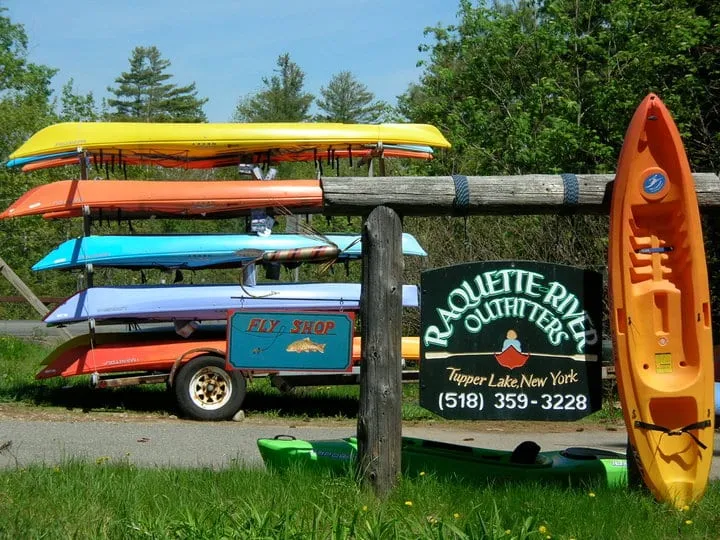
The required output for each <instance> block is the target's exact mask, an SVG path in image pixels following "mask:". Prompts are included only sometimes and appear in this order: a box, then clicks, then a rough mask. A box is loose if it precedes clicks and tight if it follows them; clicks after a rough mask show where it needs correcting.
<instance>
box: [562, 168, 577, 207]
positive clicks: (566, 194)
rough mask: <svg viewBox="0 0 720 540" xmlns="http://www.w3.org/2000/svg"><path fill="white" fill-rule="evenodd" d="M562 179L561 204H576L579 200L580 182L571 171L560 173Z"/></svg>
mask: <svg viewBox="0 0 720 540" xmlns="http://www.w3.org/2000/svg"><path fill="white" fill-rule="evenodd" d="M560 177H561V178H562V181H563V204H567V205H571V204H577V203H578V202H579V201H580V184H579V183H578V179H577V176H575V175H574V174H572V173H563V174H561V175H560Z"/></svg>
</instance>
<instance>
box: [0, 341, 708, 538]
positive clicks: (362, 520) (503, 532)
mask: <svg viewBox="0 0 720 540" xmlns="http://www.w3.org/2000/svg"><path fill="white" fill-rule="evenodd" d="M47 350H48V349H47V348H44V347H41V346H38V345H34V344H29V343H25V342H22V341H19V340H16V339H13V338H4V337H0V402H16V403H27V404H31V405H40V406H42V407H43V408H44V407H47V406H63V407H82V408H86V409H94V410H98V409H99V410H118V409H120V410H134V411H154V412H155V413H157V414H167V412H166V411H167V410H168V409H167V407H172V400H171V398H170V396H168V394H167V393H166V392H164V391H163V389H162V387H159V388H158V387H137V388H126V389H119V390H114V391H102V392H101V391H93V390H90V389H89V388H87V387H86V386H85V385H84V384H83V383H82V382H79V383H77V385H76V386H75V385H74V386H73V387H71V388H64V387H63V386H64V385H65V384H66V383H67V381H63V380H50V381H36V380H34V374H35V372H36V371H37V370H38V366H39V364H40V362H41V360H42V358H43V357H44V355H45V354H46V353H47ZM403 389H404V399H403V403H404V405H403V416H404V419H405V420H418V421H420V420H425V421H427V420H435V419H436V418H437V417H435V416H434V415H432V414H431V413H429V412H427V411H424V410H423V409H421V408H420V407H419V406H418V405H417V400H418V394H417V392H418V387H417V385H412V384H408V385H404V387H403ZM358 392H359V390H358V387H357V386H349V387H317V388H312V389H311V388H301V389H298V390H297V391H296V393H295V394H293V395H282V394H280V392H279V391H277V390H275V389H274V388H271V387H270V386H269V384H268V383H267V381H264V380H257V381H255V382H254V383H253V384H252V385H251V386H250V391H249V394H248V398H247V402H246V405H245V408H246V409H248V410H251V411H252V412H253V414H254V415H264V416H266V417H268V418H273V417H287V418H303V419H304V418H327V417H337V418H343V419H345V418H355V417H357V409H358V400H357V398H358ZM607 397H608V399H606V400H605V401H606V405H605V406H604V408H603V410H602V411H600V412H598V413H596V415H595V416H596V421H601V422H602V421H607V422H614V421H616V420H617V419H618V418H621V416H619V413H618V411H617V410H616V408H615V407H614V405H613V403H614V396H613V393H612V388H611V387H608V396H607ZM0 451H3V450H1V449H0ZM11 451H12V449H11V448H9V449H6V450H4V452H6V453H8V452H11ZM718 530H720V482H717V481H713V482H711V483H710V486H709V489H708V492H707V494H706V496H705V497H704V498H703V499H702V500H701V501H700V502H699V503H698V504H696V505H694V506H693V507H692V508H687V509H684V510H676V509H674V508H672V507H670V506H667V505H664V504H659V503H656V502H654V501H653V499H652V498H651V497H649V496H648V495H647V494H646V493H642V492H637V491H628V490H618V489H616V490H612V489H610V488H607V487H602V486H596V485H587V486H584V487H583V488H573V489H570V488H565V489H564V488H559V487H548V486H538V485H534V484H524V485H520V484H509V485H495V486H492V485H480V486H477V485H476V486H472V485H468V484H466V483H463V482H461V481H453V480H452V479H451V480H447V479H440V478H434V477H433V476H432V475H425V476H420V477H416V478H402V479H400V482H399V484H398V486H397V488H396V489H395V490H394V491H393V492H392V493H391V494H390V495H389V497H388V498H387V499H386V500H383V499H381V498H377V497H375V495H374V494H373V493H372V492H371V491H370V490H369V489H368V488H367V487H365V486H363V485H362V484H358V483H357V482H356V481H355V480H354V478H352V477H351V476H340V477H337V476H330V475H328V474H322V473H318V472H316V471H311V470H302V469H294V470H290V471H282V472H281V471H272V470H271V471H269V472H266V471H264V470H262V469H258V468H250V467H244V466H243V464H242V463H235V465H233V466H231V467H229V468H226V469H223V470H219V471H218V470H211V469H169V468H148V469H138V468H136V467H135V466H134V465H132V464H130V463H129V462H121V463H116V462H112V461H111V460H110V459H109V458H107V459H106V458H100V459H98V460H97V461H96V462H87V461H82V460H68V461H66V462H64V463H62V464H60V465H58V466H50V467H48V466H42V465H32V466H29V467H20V466H19V465H17V466H15V467H11V468H8V469H5V470H2V471H0V538H36V537H37V538H68V537H73V538H193V539H196V538H197V539H203V538H273V539H274V538H297V539H305V538H311V539H316V538H317V539H320V538H322V539H325V538H328V539H345V538H358V539H366V538H367V539H384V538H388V539H395V538H398V539H404V538H413V539H414V538H437V539H441V538H442V539H453V538H458V539H460V538H462V539H476V538H477V539H480V538H493V539H501V538H502V539H511V538H517V539H544V538H564V539H570V538H577V539H580V538H583V539H585V538H602V539H606V538H623V539H635V538H637V539H643V540H644V539H646V538H713V537H717V531H718Z"/></svg>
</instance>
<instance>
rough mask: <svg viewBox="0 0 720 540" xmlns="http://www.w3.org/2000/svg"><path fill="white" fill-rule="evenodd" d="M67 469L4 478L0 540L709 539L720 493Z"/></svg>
mask: <svg viewBox="0 0 720 540" xmlns="http://www.w3.org/2000/svg"><path fill="white" fill-rule="evenodd" d="M98 461H99V463H84V462H80V461H69V462H66V463H64V464H62V465H60V466H57V467H54V468H51V467H40V466H32V467H28V468H17V469H14V470H7V471H4V472H1V473H0V536H1V537H3V538H70V537H72V538H193V539H203V538H273V539H274V538H298V539H300V538H303V539H304V538H313V539H314V538H332V539H345V538H362V539H364V538H368V539H370V538H373V539H374V538H388V539H396V538H397V539H404V538H438V539H440V538H447V539H449V538H468V539H469V538H472V539H480V538H498V539H499V538H503V539H510V538H527V539H543V538H565V539H569V538H577V539H581V538H583V539H587V538H602V539H609V538H624V539H634V538H637V539H643V540H645V539H647V538H654V539H660V538H714V537H717V531H718V530H720V512H719V511H718V510H720V485H718V483H717V482H714V483H712V484H711V485H710V488H709V490H708V493H707V494H706V496H705V497H704V498H703V500H702V501H700V502H699V503H698V504H697V505H695V506H693V507H692V508H688V509H686V510H684V511H683V510H676V509H674V508H671V507H669V506H666V505H663V504H658V503H656V502H654V501H653V500H652V499H651V498H649V497H647V496H645V495H642V494H640V493H637V492H632V491H625V490H611V489H610V488H604V487H598V486H592V485H590V486H585V487H583V488H576V489H570V488H562V487H548V486H539V485H534V484H526V485H518V484H514V485H498V486H487V485H486V486H472V485H468V484H465V483H461V482H452V481H441V480H440V479H436V478H433V477H431V476H429V475H427V476H421V477H417V478H414V479H402V480H401V481H400V483H399V486H398V487H397V489H396V490H394V491H393V492H392V494H391V495H390V496H389V497H388V498H387V500H382V499H380V498H376V497H375V496H374V495H373V493H372V492H371V491H369V490H368V489H366V488H364V487H363V486H362V485H358V484H357V483H356V482H355V481H354V480H353V479H352V478H351V477H350V476H347V477H333V476H330V475H327V474H322V473H318V472H314V471H310V470H303V469H292V470H289V471H282V472H275V471H270V472H265V471H263V470H259V469H251V468H242V467H241V466H237V467H232V468H229V469H225V470H222V471H213V470H209V469H201V470H187V469H185V470H176V469H137V468H135V467H133V466H132V465H129V464H123V463H120V464H111V463H109V462H103V461H102V460H98Z"/></svg>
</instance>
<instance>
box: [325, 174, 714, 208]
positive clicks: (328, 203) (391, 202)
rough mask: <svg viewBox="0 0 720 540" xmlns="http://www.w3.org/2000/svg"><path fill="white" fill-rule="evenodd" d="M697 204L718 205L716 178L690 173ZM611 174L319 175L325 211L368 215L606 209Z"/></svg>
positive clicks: (609, 193) (610, 191) (610, 189)
mask: <svg viewBox="0 0 720 540" xmlns="http://www.w3.org/2000/svg"><path fill="white" fill-rule="evenodd" d="M693 177H694V179H695V185H696V190H697V194H698V204H699V205H700V208H701V209H702V210H704V211H707V212H712V211H717V210H720V179H719V178H718V175H716V174H714V173H694V174H693ZM614 179H615V175H614V174H563V175H560V174H526V175H519V176H461V175H456V176H455V177H453V176H409V177H408V176H406V177H403V176H399V177H376V178H366V177H335V178H332V177H323V178H322V189H323V200H324V205H325V207H324V210H323V213H324V214H325V215H367V214H368V213H369V212H370V211H371V210H372V209H373V208H375V207H376V206H380V205H384V206H388V207H390V208H393V209H394V210H395V211H397V212H398V213H400V214H402V215H406V216H432V215H441V214H448V213H450V214H454V215H479V214H509V215H514V214H546V213H555V214H573V213H583V214H607V213H608V212H609V210H610V196H611V193H612V183H613V180H614Z"/></svg>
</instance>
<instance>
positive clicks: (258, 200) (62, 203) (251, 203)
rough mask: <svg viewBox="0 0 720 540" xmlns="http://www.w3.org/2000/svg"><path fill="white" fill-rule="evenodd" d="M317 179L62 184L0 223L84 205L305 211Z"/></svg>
mask: <svg viewBox="0 0 720 540" xmlns="http://www.w3.org/2000/svg"><path fill="white" fill-rule="evenodd" d="M322 204H323V198H322V188H321V187H320V181H319V180H273V181H272V182H259V181H255V180H235V181H230V180H227V181H180V180H176V181H160V180H147V181H145V180H61V181H59V182H53V183H51V184H43V185H41V186H38V187H36V188H33V189H31V190H30V191H28V192H26V193H25V194H24V195H23V196H22V197H20V198H19V199H18V200H17V201H15V202H14V203H13V204H12V205H10V207H9V208H7V209H6V210H5V211H4V212H2V213H0V219H5V218H11V217H19V216H30V215H39V214H42V215H44V216H45V217H48V218H59V217H77V216H81V215H83V207H87V208H88V209H89V210H90V211H92V212H93V213H97V212H98V211H104V212H105V215H107V216H111V215H112V213H113V212H118V213H121V214H128V215H129V214H132V215H137V216H152V215H160V216H163V215H167V216H172V217H183V216H193V217H200V216H207V215H214V214H221V215H228V214H233V213H234V214H242V213H247V212H249V211H250V210H251V209H253V208H264V207H281V208H288V209H293V211H299V210H301V209H302V210H303V211H305V212H307V213H310V212H312V211H315V212H317V211H319V210H320V209H322Z"/></svg>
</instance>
